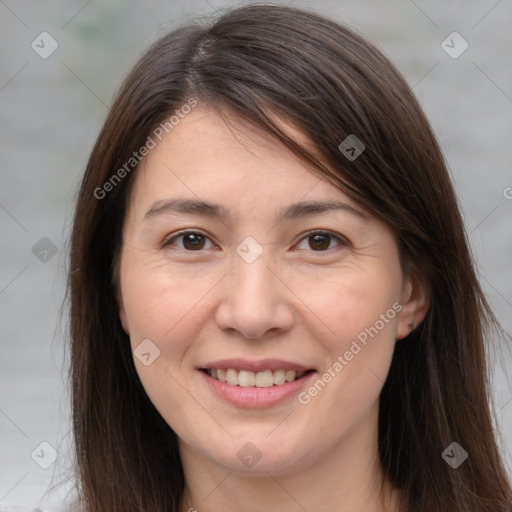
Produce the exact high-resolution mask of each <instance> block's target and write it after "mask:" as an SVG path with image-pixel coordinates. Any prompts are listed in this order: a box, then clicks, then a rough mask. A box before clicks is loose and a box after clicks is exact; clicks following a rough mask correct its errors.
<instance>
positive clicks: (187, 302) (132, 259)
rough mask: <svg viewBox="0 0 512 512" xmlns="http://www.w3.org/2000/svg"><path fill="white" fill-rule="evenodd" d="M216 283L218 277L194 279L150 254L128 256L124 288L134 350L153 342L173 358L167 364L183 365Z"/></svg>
mask: <svg viewBox="0 0 512 512" xmlns="http://www.w3.org/2000/svg"><path fill="white" fill-rule="evenodd" d="M216 281H218V278H217V276H216V275H215V276H212V275H208V273H205V274H203V276H202V277H201V278H198V277H197V276H196V277H194V276H192V275H190V272H188V271H187V270H186V269H184V270H180V269H176V268H172V269H171V268H169V266H168V265H165V264H162V263H161V262H160V261H157V262H153V261H151V258H148V257H147V255H137V254H131V255H130V254H128V255H126V257H125V260H124V262H123V266H122V267H121V288H122V298H123V305H124V309H125V313H126V318H127V323H128V326H129V332H130V340H131V344H132V348H135V347H136V346H137V345H138V344H139V343H140V342H141V341H142V340H144V339H150V340H151V341H153V342H154V343H155V344H156V345H157V346H158V348H159V349H160V351H161V353H162V355H165V354H168V355H169V357H168V358H165V360H166V364H167V363H168V362H169V363H172V364H177V363H179V361H180V357H179V356H180V354H182V353H183V352H184V351H186V349H187V348H189V346H191V345H192V343H193V340H194V339H196V337H197V336H196V334H197V331H198V329H199V328H200V326H201V323H200V322H199V316H200V315H201V310H202V307H203V302H202V301H203V299H204V298H205V297H206V296H207V295H208V293H209V291H210V290H211V289H212V288H213V287H214V285H215V282H216ZM162 359H164V358H162Z"/></svg>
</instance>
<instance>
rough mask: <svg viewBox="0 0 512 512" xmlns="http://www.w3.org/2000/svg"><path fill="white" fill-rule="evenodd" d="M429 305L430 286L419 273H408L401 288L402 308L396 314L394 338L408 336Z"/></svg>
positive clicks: (399, 338) (422, 317)
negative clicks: (396, 321) (396, 322)
mask: <svg viewBox="0 0 512 512" xmlns="http://www.w3.org/2000/svg"><path fill="white" fill-rule="evenodd" d="M429 307H430V286H429V285H428V282H427V280H426V279H425V278H424V277H423V276H422V275H420V274H418V273H415V274H410V275H409V276H408V277H407V278H406V280H405V282H404V288H403V299H402V310H401V311H400V313H399V315H398V324H397V332H396V338H397V339H398V340H401V339H402V338H405V337H406V336H408V335H409V334H410V333H411V331H412V330H414V329H415V328H416V327H418V325H420V323H421V322H422V321H423V319H424V318H425V316H426V314H427V312H428V309H429Z"/></svg>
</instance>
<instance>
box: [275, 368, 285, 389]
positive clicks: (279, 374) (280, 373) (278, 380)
mask: <svg viewBox="0 0 512 512" xmlns="http://www.w3.org/2000/svg"><path fill="white" fill-rule="evenodd" d="M285 375H286V372H285V371H284V370H276V371H275V372H274V384H275V385H276V386H280V385H281V384H284V383H285V382H286V377H285Z"/></svg>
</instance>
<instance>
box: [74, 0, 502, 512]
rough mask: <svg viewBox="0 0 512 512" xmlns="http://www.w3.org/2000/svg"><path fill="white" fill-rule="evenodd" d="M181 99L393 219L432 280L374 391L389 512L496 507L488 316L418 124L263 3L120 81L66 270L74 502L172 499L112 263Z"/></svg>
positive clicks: (392, 98) (387, 67)
mask: <svg viewBox="0 0 512 512" xmlns="http://www.w3.org/2000/svg"><path fill="white" fill-rule="evenodd" d="M191 98H193V99H194V101H199V102H204V103H205V104H208V105H209V106H210V107H213V108H216V109H217V110H218V111H219V112H221V111H229V112H234V113H236V114H237V115H238V116H239V118H241V119H244V120H246V121H247V122H249V123H252V124H253V125H255V126H259V127H262V128H263V129H265V130H266V131H267V132H269V133H270V134H273V135H274V136H275V137H276V138H277V139H278V140H280V141H281V142H282V143H283V144H285V145H286V146H287V147H288V148H289V149H290V150H291V151H292V152H294V153H295V154H297V155H298V156H299V157H301V158H302V159H303V160H304V161H306V162H307V163H308V164H310V165H311V170H312V172H315V173H318V174H319V175H321V176H323V177H324V178H325V179H328V180H330V181H331V182H332V183H334V184H336V185H337V186H339V187H340V188H342V190H343V191H344V192H345V193H347V194H349V195H350V196H351V197H352V198H353V199H354V200H355V201H357V202H358V203H360V204H361V205H362V206H363V207H365V208H366V209H367V210H368V211H370V212H371V213H372V214H374V215H375V216H376V217H378V218H380V219H383V220H385V221H386V222H387V223H389V225H391V226H392V227H393V228H394V229H395V230H396V233H397V235H398V240H399V244H400V250H401V257H402V260H403V262H405V265H406V266H410V265H413V266H414V267H416V268H417V269H419V271H420V272H421V275H422V276H423V277H424V279H426V280H427V281H428V283H429V287H430V290H431V306H430V309H429V312H428V313H427V316H426V318H425V320H424V321H423V322H422V324H421V325H420V326H418V327H417V328H415V329H414V330H413V332H412V333H411V334H410V335H409V336H407V337H406V338H405V339H403V340H401V341H398V342H397V343H396V349H395V353H394V356H393V361H392V365H391V369H390V371H389V375H388V378H387V380H386V382H385V384H384V388H383V390H382V393H381V397H380V413H379V414H380V417H379V455H380V460H381V463H382V466H383V468H384V471H385V473H386V474H387V475H388V476H389V478H390V479H391V481H392V482H393V484H394V485H395V486H396V487H397V488H399V489H400V490H401V491H402V492H401V495H402V496H403V503H402V505H401V510H404V511H409V512H445V511H446V510H450V511H451V512H468V511H472V512H484V511H485V512H491V511H492V512H504V511H510V509H511V507H512V491H511V487H510V483H509V481H508V479H507V474H506V471H505V469H504V467H503V464H502V461H501V457H500V453H499V451H498V448H497V445H496V441H495V437H494V431H493V421H492V416H491V414H490V408H489V387H488V381H487V374H486V369H487V365H486V358H485V345H484V341H485V340H486V339H487V338H488V335H489V329H488V328H489V326H492V325H494V322H495V319H494V316H493V314H492V312H491V311H490V309H489V306H488V304H487V302H486V299H485V297H484V295H483V293H482V290H481V288H480V286H479V283H478V280H477V277H476V275H475V270H474V264H473V262H472V258H471V255H470V251H469V249H468V241H467V238H466V234H465V230H464V227H463V222H462V218H461V215H460V213H459V208H458V204H457V200H456V197H455V194H454V191H453V188H452V184H451V182H450V179H449V176H448V173H447V169H446V166H445V163H444V159H443V156H442V154H441V151H440V149H439V147H438V144H437V142H436V140H435V137H434V135H433V133H432V131H431V128H430V126H429V124H428V122H427V120H426V118H425V116H424V114H423V112H422V110H421V108H420V106H419V105H418V102H417V100H416V99H415V98H414V96H413V94H412V92H411V90H410V88H409V87H408V85H407V84H406V82H405V81H404V79H403V78H402V77H401V75H400V74H399V73H398V71H397V70H396V69H395V67H394V66H393V65H392V64H391V63H390V62H389V61H388V60H387V58H386V57H384V56H383V55H382V54H381V53H380V52H379V51H378V50H377V49H375V48H374V47H373V46H372V45H371V44H370V43H368V42H367V41H366V40H364V39H363V38H362V37H361V36H359V35H357V34H355V33H354V32H353V31H352V30H350V29H348V28H346V27H345V26H343V25H340V24H338V23H335V22H334V21H331V20H328V19H325V18H323V17H321V16H319V15H316V14H314V13H311V12H307V11H304V10H299V9H294V8H290V7H280V6H273V5H257V6H249V7H242V8H238V9H235V10H232V11H229V12H227V13H226V14H224V15H223V16H221V17H220V18H219V19H217V20H216V21H215V22H214V23H212V24H211V25H210V26H203V25H201V24H192V25H189V26H186V27H184V28H181V29H178V30H175V31H173V32H172V33H170V34H168V35H166V36H165V37H163V38H161V39H160V40H159V41H157V42H156V43H155V44H154V45H153V46H152V47H151V48H150V49H149V50H148V51H147V52H146V54H145V55H144V56H143V57H142V59H141V60H140V61H139V62H138V64H137V65H136V66H135V68H134V69H133V71H132V72H131V73H130V75H129V76H128V77H127V78H126V80H125V82H124V84H123V85H122V87H121V89H120V92H119V93H118V95H117V97H116V98H115V101H114V102H113V105H112V107H111V109H110V112H109V114H108V117H107V119H106V121H105V124H104V126H103V129H102V130H101V133H100V134H99V136H98V139H97V141H96V144H95V146H94V149H93V151H92V153H91V156H90V159H89V162H88V164H87V168H86V171H85V175H84V177H83V181H82V184H81V188H80V192H79V197H78V202H77V206H76V212H75V217H74V227H73V233H72V240H71V262H70V266H71V268H70V273H69V296H70V301H71V320H70V331H71V366H72V368H71V380H72V408H73V426H74V436H75V437H74V439H75V445H76V461H77V469H78V481H79V487H80V496H81V502H82V504H83V507H84V508H85V509H86V510H87V511H88V512H100V511H101V512H105V511H108V512H130V511H143V512H153V511H154V512H157V511H162V512H163V511H166V512H169V511H175V512H176V511H178V507H179V504H180V500H181V498H182V494H183V489H184V476H183V470H182V466H181V461H180V457H179V454H178V448H177V437H176V434H175V433H174V432H173V430H172V429H171V428H170V427H169V426H168V425H167V424H166V422H165V421H164V420H163V419H162V417H161V416H160V414H159V413H158V412H157V411H156V409H155V408H154V406H153V405H152V403H151V401H150V400H149V398H148V396H147V395H146V393H145V391H144V389H143V388H142V385H141V383H140V381H139V378H138V376H137V373H136V371H135V367H134V363H133V357H132V354H131V350H130V343H129V339H128V337H127V335H126V334H125V333H124V331H123V330H122V328H121V325H120V321H119V317H118V311H117V306H116V299H115V279H114V277H115V273H114V269H115V265H116V257H117V253H118V250H119V247H120V246H121V243H122V240H121V228H122V224H123V220H124V215H125V211H126V205H127V199H128V197H129V192H130V188H131V184H132V183H133V177H134V175H135V174H136V172H137V166H136V165H133V166H132V167H133V168H132V167H131V166H126V163H127V162H129V161H130V158H131V157H132V155H133V154H134V152H137V151H138V150H139V149H140V148H141V147H142V146H144V145H145V144H146V143H147V141H148V136H149V135H150V134H151V133H152V131H153V130H154V129H155V127H157V126H158V125H159V124H160V123H162V122H163V121H164V120H166V119H168V118H169V116H170V115H172V114H173V113H174V112H175V110H176V109H178V108H179V107H180V106H181V105H184V104H186V103H187V102H188V101H189V100H190V99H191ZM276 117H277V118H281V119H285V120H287V121H289V122H291V123H292V124H293V125H295V126H297V127H298V128H299V129H300V130H301V131H302V132H303V133H304V134H306V135H307V136H308V137H309V139H310V140H311V141H312V142H313V144H314V147H315V148H316V151H315V152H313V151H311V150H310V149H306V148H305V147H303V146H301V145H299V144H298V143H297V142H296V141H294V140H292V139H290V138H289V137H288V136H287V135H286V134H285V133H284V132H283V131H282V130H281V129H280V127H279V125H278V124H276V122H275V121H276ZM349 135H355V136H356V137H357V138H358V139H359V140H360V141H362V142H363V144H364V145H365V150H364V152H363V153H362V154H361V155H360V156H359V157H358V158H357V159H355V160H353V161H350V160H349V159H347V158H346V156H345V155H343V154H342V152H341V151H340V149H339V147H338V146H339V145H340V143H341V142H342V141H343V140H344V139H345V138H346V137H347V136H349ZM318 154H319V155H321V158H318V157H317V156H315V155H318ZM132 163H133V162H132ZM130 165H131V164H130ZM123 166H124V167H123ZM122 168H124V170H125V172H119V169H122ZM114 175H116V176H117V178H119V179H117V178H115V179H114V178H113V176H114ZM107 182H108V183H110V185H107V186H105V184H106V183H107ZM454 441H455V442H457V443H458V444H459V445H461V446H462V447H463V448H464V449H465V450H466V452H468V454H469V458H468V459H467V460H466V461H465V462H464V463H463V464H462V465H460V466H459V467H458V468H457V469H453V468H452V467H450V466H449V465H448V464H447V463H446V462H445V461H444V460H443V458H442V457H441V453H442V452H443V451H444V450H445V449H446V448H447V447H448V446H449V445H450V444H451V443H452V442H454Z"/></svg>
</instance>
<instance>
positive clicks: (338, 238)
mask: <svg viewBox="0 0 512 512" xmlns="http://www.w3.org/2000/svg"><path fill="white" fill-rule="evenodd" d="M191 234H193V235H201V236H203V237H205V238H207V239H208V240H209V241H210V242H211V243H213V242H212V240H211V239H210V237H209V236H208V235H206V234H205V233H203V232H201V231H194V230H185V231H180V232H178V233H175V234H173V235H171V236H170V237H168V238H166V239H165V240H164V241H163V243H162V248H166V247H169V246H171V245H172V243H173V242H174V241H175V240H177V239H178V238H180V237H183V236H185V235H191ZM315 235H324V236H329V237H330V238H331V239H334V240H336V241H337V242H338V246H337V247H340V246H342V247H346V246H348V245H350V242H349V241H348V240H347V239H346V238H344V237H341V236H339V235H335V234H334V233H331V232H330V231H321V230H313V231H308V232H307V233H304V235H303V236H302V238H300V240H299V242H302V241H303V240H307V239H308V238H311V237H312V236H315ZM178 249H179V250H182V251H185V252H190V253H192V252H203V251H202V250H201V249H200V250H198V251H190V250H188V249H185V248H181V247H179V248H178ZM309 250H310V251H311V252H314V253H322V252H328V251H331V250H333V248H331V249H326V250H323V251H322V250H321V251H315V250H313V249H309Z"/></svg>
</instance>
